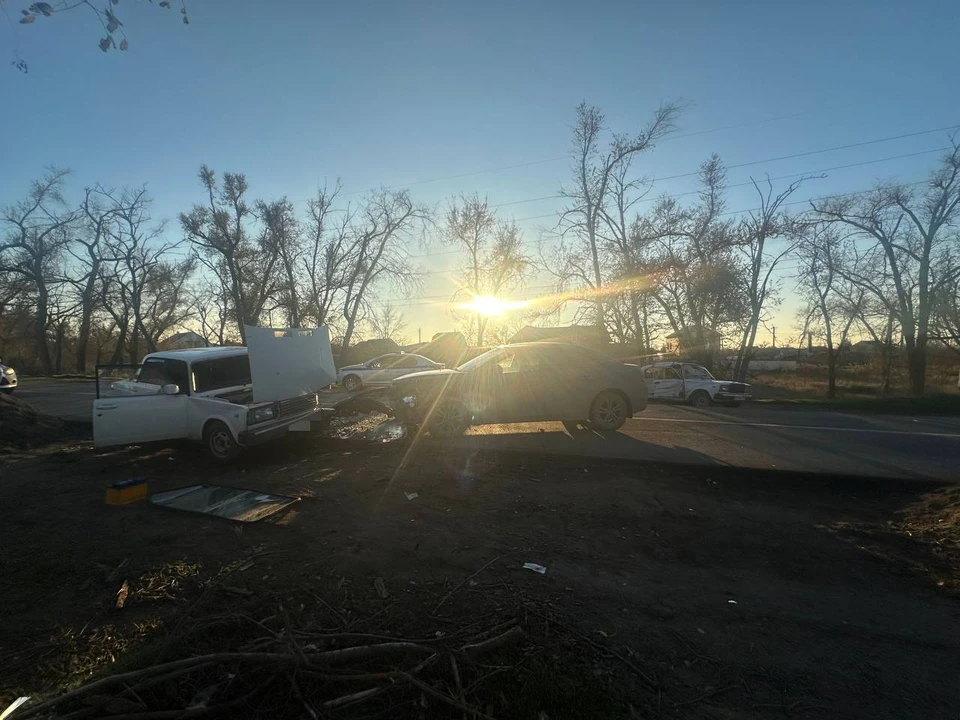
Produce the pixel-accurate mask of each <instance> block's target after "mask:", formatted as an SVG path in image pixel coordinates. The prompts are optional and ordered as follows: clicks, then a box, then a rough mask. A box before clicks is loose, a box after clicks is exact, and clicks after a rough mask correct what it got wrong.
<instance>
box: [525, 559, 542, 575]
mask: <svg viewBox="0 0 960 720" xmlns="http://www.w3.org/2000/svg"><path fill="white" fill-rule="evenodd" d="M523 568H524V570H533V571H534V572H536V573H540V574H541V575H543V574H545V573H546V572H547V569H546V568H545V567H544V566H543V565H537V563H529V562H528V563H524V564H523Z"/></svg>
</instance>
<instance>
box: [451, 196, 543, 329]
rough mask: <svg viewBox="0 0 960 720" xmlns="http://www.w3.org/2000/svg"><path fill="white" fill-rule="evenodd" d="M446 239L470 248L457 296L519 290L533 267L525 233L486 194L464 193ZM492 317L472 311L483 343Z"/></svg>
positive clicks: (454, 208)
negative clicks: (492, 206) (500, 217)
mask: <svg viewBox="0 0 960 720" xmlns="http://www.w3.org/2000/svg"><path fill="white" fill-rule="evenodd" d="M446 220H447V222H446V228H445V231H444V239H445V241H446V242H447V243H448V244H451V245H455V246H456V247H458V248H460V249H462V250H464V251H466V253H467V258H466V262H465V263H464V264H463V266H462V267H461V268H460V277H459V280H458V284H459V286H460V287H459V289H458V291H457V296H458V297H460V298H462V297H464V296H467V297H470V298H476V297H482V296H486V295H490V296H493V297H499V296H500V295H502V294H504V293H507V292H510V291H513V290H515V289H516V288H517V287H518V286H519V285H520V284H521V283H522V282H523V280H524V279H525V278H526V277H527V275H528V274H529V272H530V271H531V269H532V268H533V262H532V260H531V259H530V257H529V256H528V255H527V253H526V250H525V248H524V242H523V234H522V232H521V231H520V228H519V227H517V224H516V223H515V222H506V221H502V220H498V219H497V216H496V213H495V212H494V211H493V210H491V209H490V206H489V205H488V203H487V200H486V198H484V199H483V200H481V199H480V197H479V196H478V195H474V196H472V197H467V196H463V195H461V196H460V200H459V202H458V201H456V200H452V201H451V202H450V207H449V210H448V211H447V218H446ZM488 323H489V318H488V317H486V316H482V315H478V314H476V313H473V312H470V313H469V314H468V316H467V325H468V330H469V331H470V332H471V334H473V335H474V336H475V337H476V344H477V345H478V346H482V345H483V343H484V333H485V332H486V329H487V325H488Z"/></svg>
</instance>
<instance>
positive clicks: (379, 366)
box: [337, 353, 445, 392]
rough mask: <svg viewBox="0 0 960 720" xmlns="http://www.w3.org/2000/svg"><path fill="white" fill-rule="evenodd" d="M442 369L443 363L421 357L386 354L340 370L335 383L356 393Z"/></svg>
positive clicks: (407, 354)
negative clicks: (363, 388)
mask: <svg viewBox="0 0 960 720" xmlns="http://www.w3.org/2000/svg"><path fill="white" fill-rule="evenodd" d="M444 367H445V366H444V364H443V363H438V362H434V361H433V360H431V359H430V358H425V357H423V355H412V354H410V353H387V354H386V355H380V356H379V357H375V358H373V360H368V361H367V362H365V363H360V364H358V365H347V366H346V367H342V368H340V370H339V371H338V372H337V383H338V384H340V385H342V386H343V388H344V389H345V390H347V391H349V392H356V391H357V390H359V389H361V388H362V387H365V386H371V385H389V384H390V383H392V382H393V381H394V380H396V379H397V378H399V377H403V376H404V375H409V374H410V373H416V372H424V371H426V370H442V369H443V368H444Z"/></svg>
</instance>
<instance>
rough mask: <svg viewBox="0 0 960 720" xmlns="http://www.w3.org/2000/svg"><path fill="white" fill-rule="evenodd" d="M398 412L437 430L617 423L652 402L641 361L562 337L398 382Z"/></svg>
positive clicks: (498, 350) (488, 354) (394, 396)
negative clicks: (562, 340)
mask: <svg viewBox="0 0 960 720" xmlns="http://www.w3.org/2000/svg"><path fill="white" fill-rule="evenodd" d="M391 401H392V404H393V405H394V407H395V408H396V409H397V414H398V416H399V417H401V418H402V419H405V420H407V421H409V422H413V423H416V424H421V425H423V426H424V427H425V428H426V429H427V430H429V432H430V433H431V435H434V436H440V437H444V436H447V437H449V436H456V435H459V434H461V433H463V432H464V431H465V430H466V429H467V428H468V427H469V426H471V425H484V424H491V423H518V422H537V421H560V422H563V423H564V425H566V426H567V428H568V429H575V428H576V427H577V426H578V425H581V424H588V425H590V426H591V427H594V428H596V429H598V430H616V429H618V428H619V427H621V426H622V425H623V423H624V422H626V420H628V419H629V418H630V417H632V416H633V415H634V414H635V413H637V412H640V411H642V410H643V409H645V408H646V405H647V389H646V386H645V384H644V381H643V376H642V374H641V372H640V368H638V367H637V366H636V365H626V364H623V363H621V362H618V361H616V360H615V359H613V358H611V357H608V356H606V355H604V354H602V353H599V352H595V351H593V350H589V349H587V348H582V347H579V346H575V345H568V344H565V343H549V342H537V343H519V344H515V345H504V346H502V347H498V348H495V349H493V350H490V351H488V352H486V353H484V354H482V355H479V356H478V357H476V358H474V359H472V360H470V361H468V362H466V363H464V364H462V365H460V366H459V367H458V368H456V369H455V370H448V369H443V370H432V371H428V372H421V373H414V374H412V375H406V376H404V377H402V378H399V379H398V380H395V381H394V382H393V385H392V387H391Z"/></svg>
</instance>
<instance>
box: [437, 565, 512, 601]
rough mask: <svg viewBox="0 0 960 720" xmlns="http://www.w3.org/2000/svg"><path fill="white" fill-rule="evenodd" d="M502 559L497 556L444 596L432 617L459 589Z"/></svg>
mask: <svg viewBox="0 0 960 720" xmlns="http://www.w3.org/2000/svg"><path fill="white" fill-rule="evenodd" d="M502 557H503V555H497V556H496V557H495V558H494V559H493V560H491V561H490V562H487V563H484V564H483V566H482V567H481V568H480V569H479V570H477V571H476V572H475V573H473V575H469V576H468V577H465V578H464V579H463V580H462V581H461V582H460V584H459V585H457V586H456V587H455V588H454V589H453V590H451V591H450V592H448V593H447V594H446V595H444V596H443V600H441V601H440V602H438V603H437V606H436V607H435V608H434V609H433V612H432V613H430V614H431V615H436V614H437V611H438V610H439V609H440V608H442V607H443V604H444V603H445V602H446V601H447V600H449V599H450V596H452V595H453V594H454V593H455V592H456V591H457V590H459V589H460V588H462V587H463V586H464V585H466V584H467V583H468V582H470V581H471V580H473V578H475V577H476V576H477V575H479V574H480V573H482V572H483V571H484V570H486V569H487V568H488V567H490V566H491V565H493V564H494V563H495V562H496V561H497V560H499V559H500V558H502Z"/></svg>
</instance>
